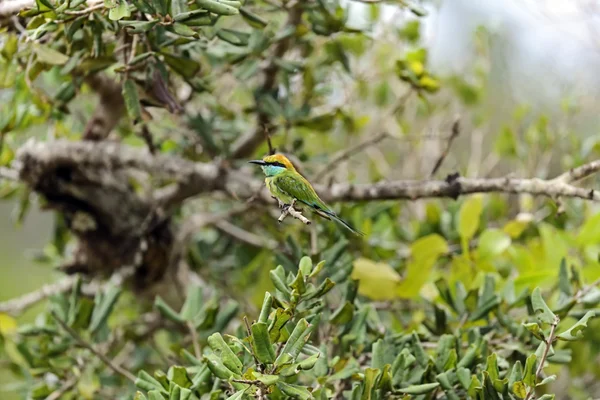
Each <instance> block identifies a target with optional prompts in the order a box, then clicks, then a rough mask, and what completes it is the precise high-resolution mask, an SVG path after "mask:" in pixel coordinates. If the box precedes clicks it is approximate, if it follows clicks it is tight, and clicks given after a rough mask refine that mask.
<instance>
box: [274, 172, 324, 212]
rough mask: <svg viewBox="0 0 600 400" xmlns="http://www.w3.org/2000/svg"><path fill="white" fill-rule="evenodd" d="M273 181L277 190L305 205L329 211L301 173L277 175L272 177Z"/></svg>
mask: <svg viewBox="0 0 600 400" xmlns="http://www.w3.org/2000/svg"><path fill="white" fill-rule="evenodd" d="M273 183H274V184H275V186H277V188H278V189H279V190H281V191H282V192H284V193H286V194H287V195H288V196H290V197H293V198H295V199H296V200H298V201H300V202H302V203H304V204H306V205H307V206H310V207H313V208H316V209H320V210H323V211H326V212H331V210H330V209H329V207H327V205H326V204H325V203H324V202H323V200H321V199H320V198H319V196H318V195H317V193H316V192H315V190H314V189H313V188H312V186H311V185H310V183H309V182H308V181H307V180H306V179H305V178H304V177H303V176H302V175H300V174H298V175H297V176H289V175H277V176H275V177H274V178H273Z"/></svg>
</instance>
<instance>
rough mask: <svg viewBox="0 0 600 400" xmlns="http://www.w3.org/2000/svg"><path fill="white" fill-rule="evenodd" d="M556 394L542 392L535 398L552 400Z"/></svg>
mask: <svg viewBox="0 0 600 400" xmlns="http://www.w3.org/2000/svg"><path fill="white" fill-rule="evenodd" d="M555 397H556V396H555V395H553V394H544V395H541V396H540V397H538V398H537V400H554V398H555Z"/></svg>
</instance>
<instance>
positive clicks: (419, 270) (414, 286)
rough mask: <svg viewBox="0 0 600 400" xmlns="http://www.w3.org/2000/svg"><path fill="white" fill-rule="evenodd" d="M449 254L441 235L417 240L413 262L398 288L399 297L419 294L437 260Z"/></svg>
mask: <svg viewBox="0 0 600 400" xmlns="http://www.w3.org/2000/svg"><path fill="white" fill-rule="evenodd" d="M447 252H448V243H446V241H445V240H444V238H442V237H441V236H440V235H437V234H432V235H428V236H424V237H422V238H420V239H418V240H416V241H415V242H414V243H413V244H412V245H411V261H410V262H409V263H408V266H407V267H406V276H405V277H404V279H403V280H402V283H401V284H400V286H399V288H398V296H399V297H402V298H412V297H415V296H417V295H418V294H419V291H420V290H421V288H422V287H423V285H424V284H425V283H426V282H427V281H428V279H429V274H430V272H431V269H432V268H433V266H434V265H435V262H436V261H437V259H438V258H439V257H440V256H441V255H443V254H445V253H447Z"/></svg>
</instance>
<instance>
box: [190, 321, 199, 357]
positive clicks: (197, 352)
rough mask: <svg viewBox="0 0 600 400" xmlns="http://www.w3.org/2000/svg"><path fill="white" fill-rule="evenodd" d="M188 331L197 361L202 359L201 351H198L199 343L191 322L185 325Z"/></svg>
mask: <svg viewBox="0 0 600 400" xmlns="http://www.w3.org/2000/svg"><path fill="white" fill-rule="evenodd" d="M187 326H188V329H189V330H190V333H191V334H192V344H193V345H194V355H195V356H196V358H197V359H198V360H201V359H202V351H201V350H200V341H199V339H198V332H196V327H195V326H194V324H192V323H191V322H188V323H187Z"/></svg>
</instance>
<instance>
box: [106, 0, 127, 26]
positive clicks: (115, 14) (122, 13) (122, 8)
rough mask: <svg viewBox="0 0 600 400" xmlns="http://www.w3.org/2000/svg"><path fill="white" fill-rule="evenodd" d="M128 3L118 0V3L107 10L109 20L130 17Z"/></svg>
mask: <svg viewBox="0 0 600 400" xmlns="http://www.w3.org/2000/svg"><path fill="white" fill-rule="evenodd" d="M130 16H131V11H129V4H127V2H126V1H125V0H119V1H118V4H117V5H116V6H115V7H113V8H111V9H110V10H109V12H108V18H109V19H110V20H111V21H119V20H120V19H122V18H126V17H130Z"/></svg>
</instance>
